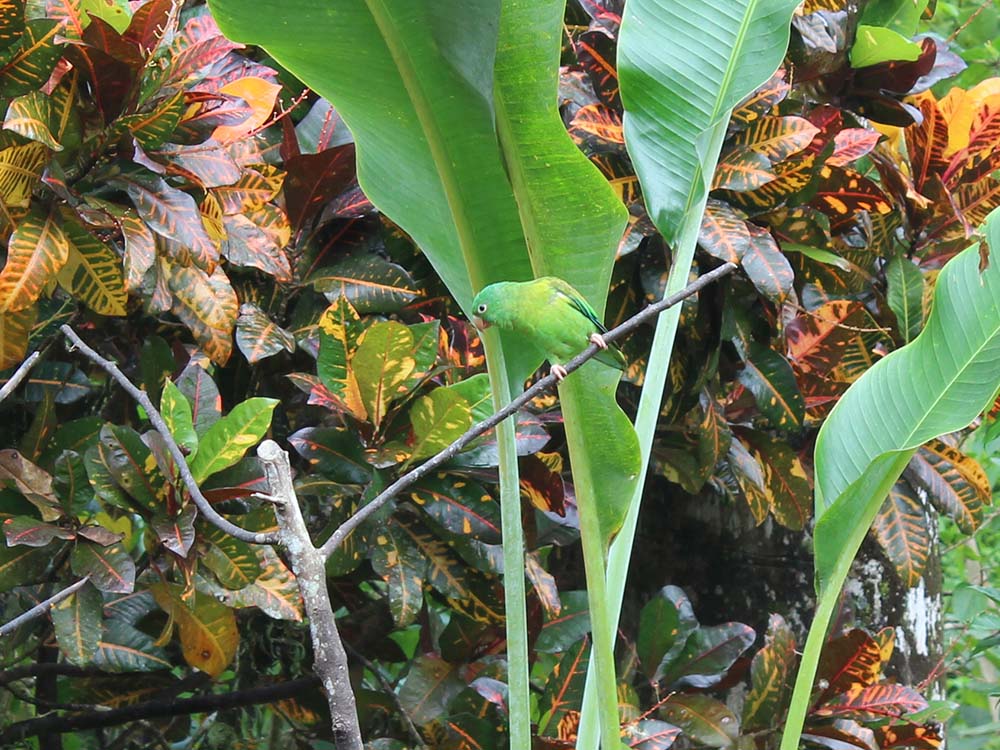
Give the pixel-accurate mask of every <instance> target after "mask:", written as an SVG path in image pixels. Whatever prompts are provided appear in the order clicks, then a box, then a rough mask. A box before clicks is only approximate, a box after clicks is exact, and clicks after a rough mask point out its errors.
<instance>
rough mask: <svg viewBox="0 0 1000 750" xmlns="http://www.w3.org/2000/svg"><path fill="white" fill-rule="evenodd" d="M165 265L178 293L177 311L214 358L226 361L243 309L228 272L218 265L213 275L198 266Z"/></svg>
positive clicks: (175, 302)
mask: <svg viewBox="0 0 1000 750" xmlns="http://www.w3.org/2000/svg"><path fill="white" fill-rule="evenodd" d="M163 265H164V267H165V268H166V269H167V274H168V277H167V284H168V286H169V287H170V291H171V292H172V293H173V296H174V301H173V305H172V306H171V310H172V311H173V313H174V315H176V316H177V317H178V318H180V319H181V321H182V322H183V323H184V325H186V326H187V327H188V328H189V329H190V330H191V333H193V334H194V337H195V338H196V339H197V340H198V344H199V345H200V346H201V348H202V349H204V350H205V353H206V354H207V355H208V356H209V357H211V359H212V361H213V362H215V363H216V364H220V365H221V364H225V363H226V362H227V361H228V359H229V355H230V354H231V353H232V350H233V339H232V333H233V326H234V325H236V316H237V314H238V312H239V303H238V301H237V299H236V292H234V291H233V288H232V286H231V285H230V283H229V279H228V278H227V277H226V274H225V273H223V272H222V269H221V268H218V267H217V268H216V269H215V272H214V273H212V275H211V276H209V275H208V274H207V273H205V272H204V271H202V270H201V269H200V268H198V267H196V266H190V267H187V268H184V267H179V266H174V265H167V264H163Z"/></svg>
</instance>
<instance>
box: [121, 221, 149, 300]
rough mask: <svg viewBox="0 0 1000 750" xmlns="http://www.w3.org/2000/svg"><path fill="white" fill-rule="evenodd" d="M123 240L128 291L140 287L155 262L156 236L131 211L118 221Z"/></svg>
mask: <svg viewBox="0 0 1000 750" xmlns="http://www.w3.org/2000/svg"><path fill="white" fill-rule="evenodd" d="M118 221H119V226H120V227H121V232H122V236H123V237H124V239H125V285H126V287H127V289H128V290H129V291H136V290H138V289H140V288H141V287H142V279H143V276H145V275H146V271H148V270H149V269H150V268H152V267H153V263H154V262H156V235H154V234H153V230H152V229H150V228H149V225H148V224H146V222H144V221H143V220H142V219H140V218H139V217H138V216H136V215H135V214H134V213H132V212H131V211H129V212H127V213H125V214H124V215H123V216H122V217H121V218H120V219H119V220H118Z"/></svg>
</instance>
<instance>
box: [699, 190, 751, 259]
mask: <svg viewBox="0 0 1000 750" xmlns="http://www.w3.org/2000/svg"><path fill="white" fill-rule="evenodd" d="M698 245H699V246H701V247H702V248H703V249H704V250H705V252H707V253H709V254H710V255H713V256H715V257H716V258H718V259H719V260H723V261H728V262H729V263H739V262H740V258H742V257H743V254H744V253H745V252H746V251H747V248H748V247H749V246H750V232H749V231H748V230H747V223H746V215H745V214H743V213H742V212H740V211H738V210H736V209H734V208H733V207H732V206H730V205H729V204H728V203H723V202H722V201H719V200H716V199H714V198H709V199H708V204H707V205H706V206H705V213H704V214H703V215H702V217H701V228H700V229H699V230H698Z"/></svg>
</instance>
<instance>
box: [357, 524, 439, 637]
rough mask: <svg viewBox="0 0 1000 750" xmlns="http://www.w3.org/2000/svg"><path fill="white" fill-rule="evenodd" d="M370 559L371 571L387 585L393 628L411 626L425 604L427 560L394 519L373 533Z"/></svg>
mask: <svg viewBox="0 0 1000 750" xmlns="http://www.w3.org/2000/svg"><path fill="white" fill-rule="evenodd" d="M369 556H370V559H371V563H372V568H374V569H375V572H376V573H378V574H379V575H380V576H382V579H383V580H384V581H385V582H386V584H388V586H389V610H390V611H391V612H392V619H393V621H394V622H395V623H396V627H400V628H402V627H406V626H407V625H411V624H413V622H414V621H415V620H416V619H417V615H418V614H420V610H421V608H422V607H423V604H424V574H425V571H426V570H427V560H426V559H424V556H423V554H422V553H421V552H420V550H419V549H418V548H417V547H416V546H415V545H414V544H413V542H412V541H411V540H410V538H409V536H408V535H407V534H405V533H403V531H402V530H401V529H400V526H399V522H398V521H396V519H394V518H390V519H389V520H388V521H387V522H386V523H385V525H383V526H381V527H380V528H379V530H378V532H377V533H376V534H375V536H374V538H373V539H372V543H371V546H370V548H369Z"/></svg>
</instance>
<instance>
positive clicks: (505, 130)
mask: <svg viewBox="0 0 1000 750" xmlns="http://www.w3.org/2000/svg"><path fill="white" fill-rule="evenodd" d="M210 5H211V7H212V10H213V13H214V14H215V16H216V18H217V20H218V22H219V25H220V27H221V28H222V30H223V32H224V33H226V34H227V35H229V36H230V37H232V38H234V39H236V40H238V41H244V42H249V43H253V44H258V45H260V46H263V47H264V48H265V49H267V50H268V51H269V52H270V53H271V54H272V55H273V56H274V58H275V59H276V60H278V61H279V62H280V63H281V64H283V65H284V66H286V67H287V68H288V69H289V70H290V71H292V72H293V73H295V74H296V75H297V76H298V77H299V78H301V79H302V80H303V81H304V82H305V83H306V84H308V85H309V86H310V87H312V88H313V89H314V90H316V91H317V92H318V93H320V94H322V95H323V96H325V97H326V98H328V99H329V100H330V101H331V102H332V103H333V104H334V105H335V106H336V107H337V109H338V111H339V113H340V114H341V115H342V117H343V118H344V121H345V122H346V123H347V125H348V126H349V127H350V128H351V131H352V132H353V134H354V137H355V141H356V143H357V153H358V175H359V180H360V182H361V185H362V187H363V188H364V190H365V192H366V193H367V194H368V196H369V197H370V198H371V200H372V201H373V203H375V205H376V206H378V207H379V209H380V210H381V211H383V212H384V213H385V214H386V215H387V216H389V217H390V218H392V219H393V220H394V221H395V222H396V223H398V224H399V225H400V226H401V227H402V228H403V229H404V230H406V231H407V232H408V233H409V234H410V235H411V236H412V237H413V238H414V239H415V240H416V241H417V243H418V244H419V245H420V247H421V248H422V249H423V250H424V252H425V253H426V254H427V255H428V257H429V258H430V259H431V262H432V263H433V264H434V266H435V268H436V270H437V271H438V273H439V274H440V275H441V277H442V278H443V279H444V280H445V282H446V283H447V284H448V286H449V289H451V291H452V292H453V294H454V295H455V297H456V299H457V300H458V301H459V303H460V304H462V305H463V307H465V308H466V309H468V305H469V303H470V301H471V297H472V293H473V292H474V291H475V290H478V289H479V288H481V287H482V286H484V285H485V284H487V283H490V282H492V281H499V280H503V279H523V278H529V277H530V276H531V275H532V273H533V272H534V273H536V274H543V273H552V274H557V275H560V276H564V277H566V278H567V279H569V280H570V281H571V283H573V284H574V285H575V286H577V287H578V288H579V289H580V290H581V291H582V292H583V293H584V294H585V295H586V296H587V297H588V299H589V300H590V302H591V303H592V304H593V305H594V307H595V308H596V309H598V310H602V309H603V307H604V296H605V294H606V291H607V282H608V278H609V276H610V271H611V265H612V263H613V253H614V247H615V246H616V244H617V239H618V236H619V235H620V234H621V231H622V228H623V226H624V215H623V214H622V213H621V209H620V208H619V207H617V206H616V205H613V204H612V202H611V201H610V200H609V196H610V192H609V190H608V187H607V185H606V184H604V182H603V180H602V179H601V178H600V176H599V175H598V174H597V173H596V171H595V170H594V169H593V168H592V167H591V166H590V165H589V164H588V163H587V161H586V160H585V159H584V158H583V156H582V155H580V154H579V153H577V152H576V150H575V149H574V148H572V144H571V142H570V141H569V140H568V139H567V137H566V135H565V133H564V132H562V126H561V124H560V123H559V122H558V117H557V113H556V110H555V105H556V78H555V76H556V73H557V70H558V68H557V63H558V49H559V35H560V34H561V32H562V17H561V16H562V9H563V3H562V1H561V0H560V1H559V2H553V1H552V0H544V1H543V2H537V3H531V2H519V1H518V0H508V2H504V3H501V2H500V1H499V0H339V1H338V2H336V3H326V4H324V3H312V2H307V1H306V0H289V1H280V2H279V0H263V1H262V2H249V0H212V1H211V3H210ZM498 35H499V36H500V47H499V51H498V49H497V42H498ZM495 63H496V85H495V86H494V64H495ZM539 66H540V67H539ZM541 68H545V69H541ZM557 126H558V127H557ZM505 168H506V171H505ZM529 247H530V260H529V254H528V250H529ZM490 342H491V337H487V354H488V357H490V362H489V364H490V370H491V378H492V379H493V385H494V393H495V394H496V393H497V392H506V391H507V390H508V389H507V387H506V386H504V385H502V384H501V383H500V382H499V381H498V379H497V378H498V377H499V375H498V374H497V372H496V371H497V370H498V369H504V370H505V371H509V372H510V375H511V381H512V382H515V383H516V382H517V381H518V379H519V378H522V377H523V376H524V375H525V374H526V373H527V372H528V371H530V369H532V368H533V367H534V366H535V365H537V364H538V362H537V356H536V358H534V360H533V358H532V355H531V353H530V352H528V351H527V350H526V348H525V347H523V346H520V347H518V346H516V345H514V346H511V345H506V346H504V352H505V353H506V355H507V358H508V366H507V367H504V365H503V360H502V359H500V358H499V355H498V353H497V352H495V351H493V350H494V349H495V347H493V346H491V345H490ZM585 343H586V342H581V348H582V347H583V345H585ZM506 395H507V394H506V393H504V397H506ZM561 399H562V402H563V406H564V409H565V410H566V411H567V412H572V413H574V414H576V415H578V416H577V417H575V418H574V419H573V420H572V422H573V424H572V425H571V426H570V427H569V431H570V433H571V439H570V442H571V445H573V446H574V448H573V449H571V461H572V464H573V467H572V468H573V471H574V477H575V478H576V484H577V492H578V497H581V488H582V489H583V493H582V495H583V496H582V497H581V505H584V504H586V503H588V502H589V503H591V505H592V506H595V505H596V507H592V509H591V510H587V508H585V507H581V514H585V513H587V514H590V516H594V515H595V514H596V513H597V508H604V507H609V508H614V507H615V506H614V505H613V504H611V505H608V504H604V505H601V504H598V503H596V502H595V501H594V500H587V499H586V497H590V498H601V499H605V498H610V497H615V496H616V495H615V494H614V493H612V492H611V491H610V489H611V488H616V489H617V490H619V491H620V490H621V488H622V486H623V482H625V483H626V484H625V486H626V487H627V486H628V484H627V483H628V482H629V481H631V482H634V478H635V474H636V467H637V460H636V452H635V437H634V433H632V431H631V429H630V428H629V427H627V420H624V416H623V415H621V413H620V411H619V410H618V407H617V405H616V404H615V401H614V387H613V384H611V386H610V387H609V383H604V382H600V383H596V382H594V383H591V382H590V381H589V380H587V379H581V378H580V377H578V378H577V379H576V380H575V381H574V380H573V379H572V378H571V379H570V380H568V381H567V383H566V385H565V386H564V387H563V389H562V392H561ZM502 400H503V399H501V401H502ZM611 429H615V430H619V429H620V430H622V432H621V434H622V438H621V439H619V440H618V441H617V442H614V441H611V440H609V435H610V434H612V433H611V432H609V430H611ZM574 435H575V438H574V437H573V436H574ZM598 456H599V457H600V460H595V457H598ZM512 462H513V454H512V453H511V454H510V456H509V459H508V463H512ZM512 470H514V471H516V466H508V467H507V471H504V467H503V466H502V467H501V476H502V482H501V495H502V496H505V495H506V496H507V497H509V496H510V494H511V493H510V492H508V491H505V490H504V489H503V488H504V486H505V485H506V486H509V485H510V483H511V481H513V482H514V489H513V490H512V492H513V493H515V494H514V497H513V499H511V500H509V501H508V502H507V505H508V506H509V507H512V504H515V503H516V473H513V471H512ZM503 477H506V478H507V480H506V481H503ZM512 478H513V479H512ZM627 494H628V493H627V492H626V493H624V499H627ZM617 507H618V508H619V511H618V514H617V515H618V519H619V520H618V521H617V522H618V523H620V515H621V512H622V511H623V509H624V502H620V503H618V505H617ZM507 516H509V513H508V514H507ZM507 516H505V517H507ZM614 523H615V521H614V519H613V518H612V519H611V520H610V521H605V522H604V523H603V524H602V526H603V527H604V528H607V527H608V526H609V525H614ZM509 531H512V530H511V529H510V528H509V526H508V524H505V528H504V534H505V540H506V541H508V542H511V546H512V548H513V547H517V548H518V550H519V549H520V546H521V545H520V536H519V534H518V535H516V536H515V535H513V534H509V533H508V532H509ZM518 554H519V552H518ZM508 559H509V560H511V561H513V559H514V558H508ZM521 566H522V564H521V563H520V562H518V563H517V565H513V564H510V565H508V567H507V571H508V573H509V574H510V575H508V576H507V578H508V579H510V578H512V577H516V571H517V570H521V569H522V567H521ZM601 584H602V585H603V581H602V582H601ZM511 593H512V592H511V591H510V590H508V597H507V604H508V617H511V616H512V611H513V612H514V613H515V614H516V611H517V608H518V605H517V602H516V601H514V600H515V599H516V598H518V597H515V596H512V595H511ZM601 599H602V600H603V597H601ZM521 607H522V608H523V602H522V604H521ZM512 608H513V610H512ZM519 619H520V618H519ZM509 635H510V631H509ZM608 640H610V639H608ZM518 641H519V639H518V638H517V637H510V638H509V643H510V644H512V645H513V646H514V647H515V648H520V646H518V645H517V644H518ZM608 648H610V644H609V645H608ZM514 657H515V654H514V653H513V652H512V653H511V661H512V663H514V662H516V661H517V660H516V659H515V658H514ZM512 668H513V667H512ZM525 674H526V673H525ZM522 682H523V685H522ZM522 687H523V693H522V692H521V688H522ZM511 691H512V692H511V715H512V734H513V735H518V736H519V731H515V729H514V724H515V714H516V713H518V704H519V703H520V702H521V701H520V700H519V695H523V698H524V700H523V702H524V703H526V702H527V692H526V691H527V682H526V679H524V680H523V681H522V680H519V679H517V678H516V677H514V676H513V675H512V686H511ZM518 723H523V722H518ZM512 741H514V742H515V743H517V744H520V740H518V739H516V738H514V739H513V740H512Z"/></svg>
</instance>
